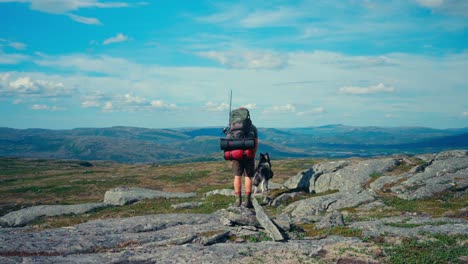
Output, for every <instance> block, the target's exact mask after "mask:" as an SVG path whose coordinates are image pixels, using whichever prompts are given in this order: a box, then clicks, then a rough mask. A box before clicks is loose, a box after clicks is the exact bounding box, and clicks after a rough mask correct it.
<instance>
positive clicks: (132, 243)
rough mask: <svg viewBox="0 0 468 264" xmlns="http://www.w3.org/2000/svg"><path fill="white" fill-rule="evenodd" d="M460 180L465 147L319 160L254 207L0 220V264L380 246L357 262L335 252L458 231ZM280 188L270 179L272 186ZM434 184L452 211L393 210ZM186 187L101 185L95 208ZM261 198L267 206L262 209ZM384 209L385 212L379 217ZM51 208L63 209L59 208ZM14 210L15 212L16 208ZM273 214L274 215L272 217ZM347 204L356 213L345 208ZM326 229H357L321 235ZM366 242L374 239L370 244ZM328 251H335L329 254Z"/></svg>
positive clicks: (309, 256)
mask: <svg viewBox="0 0 468 264" xmlns="http://www.w3.org/2000/svg"><path fill="white" fill-rule="evenodd" d="M467 185H468V151H448V152H442V153H439V154H427V155H418V156H416V157H409V156H396V155H395V156H392V157H382V158H372V159H365V160H363V159H349V160H342V161H333V162H323V163H318V164H315V165H314V166H313V167H312V168H310V169H309V170H305V171H302V172H300V173H299V174H297V175H296V176H294V177H292V178H291V179H289V180H287V181H286V183H285V184H284V186H286V187H287V188H289V190H285V191H276V192H272V195H278V196H277V197H268V196H267V197H265V199H266V201H267V202H265V203H264V204H262V205H260V204H259V203H258V202H257V200H256V199H253V204H254V209H255V210H251V209H248V208H245V207H233V206H230V207H228V208H226V209H222V210H219V211H217V212H215V213H212V214H164V215H147V216H138V217H131V218H119V219H102V220H94V221H90V222H87V223H83V224H79V225H75V226H72V227H65V228H57V229H49V230H42V231H34V230H28V229H24V228H10V227H6V228H0V262H1V263H10V262H11V263H18V262H19V263H74V262H82V263H129V262H130V263H133V262H137V263H138V262H141V263H154V262H156V263H184V262H185V263H188V262H195V263H243V262H247V263H249V262H259V261H263V262H266V263H269V262H285V263H288V261H289V262H290V263H297V262H302V261H304V258H306V260H307V261H311V262H320V260H322V259H321V258H322V257H323V256H324V255H327V256H328V258H330V256H331V259H327V258H325V259H326V260H327V261H328V260H330V261H329V262H327V261H325V262H324V263H350V262H351V263H378V262H372V261H373V260H372V259H374V258H381V257H382V254H383V253H382V252H384V251H383V249H382V248H381V245H380V248H377V249H380V251H379V250H376V252H375V253H370V255H367V256H366V255H365V254H364V255H363V258H362V259H364V260H365V261H366V262H362V261H361V260H360V259H359V258H355V256H354V255H353V256H351V257H350V256H349V255H348V256H346V255H345V256H341V255H339V254H338V253H337V252H340V251H342V250H344V251H346V249H349V248H350V247H351V245H358V244H359V245H361V249H356V250H355V251H353V254H354V253H356V252H358V251H359V252H360V253H362V252H369V251H367V249H368V246H369V244H366V243H368V242H364V240H365V239H364V238H366V241H371V240H369V237H377V239H387V238H389V239H394V240H396V241H398V240H399V239H400V240H401V239H402V238H404V237H417V238H418V239H434V238H431V236H432V235H427V236H426V237H424V238H421V236H424V234H443V235H467V234H468V221H467V220H466V219H465V218H466V212H467V208H466V207H465V208H463V207H464V205H463V203H462V202H459V200H460V197H461V198H463V197H465V196H466V187H467ZM282 186H283V185H281V184H278V185H277V187H278V188H282ZM448 191H450V193H449V192H448ZM440 192H447V193H449V194H450V195H449V196H450V197H455V198H454V201H456V206H454V208H452V209H453V210H450V211H447V212H442V213H443V214H442V213H441V212H438V213H439V215H444V216H447V217H440V218H431V217H429V216H428V215H429V214H427V213H425V212H424V213H421V212H418V213H415V212H407V211H405V210H406V209H399V208H397V207H398V205H399V203H400V202H404V203H414V202H411V201H401V200H400V199H406V200H412V199H422V198H427V197H433V196H434V195H437V194H438V193H440ZM194 195H195V194H192V193H189V194H186V193H164V192H159V191H153V190H147V189H141V188H117V189H113V190H110V191H109V192H107V193H106V198H105V202H106V203H103V204H96V206H98V207H96V208H100V207H99V206H106V205H108V204H111V205H123V204H128V203H132V202H134V201H137V200H140V199H145V198H157V197H164V198H188V197H193V196H194ZM210 195H233V190H229V189H226V190H215V191H212V192H209V193H207V194H205V196H210ZM437 197H445V196H437ZM397 198H400V199H397ZM203 199H205V198H202V200H203ZM210 199H211V198H210ZM441 199H442V198H441ZM447 199H448V198H447ZM450 199H451V198H450ZM205 200H206V199H205ZM389 201H390V202H389ZM424 202H427V200H425V201H424ZM392 203H393V204H392ZM202 205H203V203H202V202H201V201H200V202H199V201H195V200H192V201H190V202H186V203H180V204H174V205H172V207H173V208H175V209H188V208H195V207H197V206H202ZM270 205H271V206H274V207H276V208H270V209H271V210H265V209H266V208H267V206H270ZM33 208H35V209H33ZM41 208H43V207H40V206H36V207H32V208H28V210H30V211H31V212H32V211H34V210H38V211H43V210H40V209H41ZM57 208H59V207H57ZM43 209H44V208H43ZM344 209H345V210H344ZM24 210H26V209H24ZM90 210H92V209H90ZM387 210H388V212H389V214H384V215H382V217H381V215H378V213H379V212H386V211H387ZM60 211H62V212H67V211H66V210H64V209H63V208H62V210H60ZM408 211H411V209H409V210H408ZM20 212H21V211H18V212H14V213H17V215H20ZM75 212H77V213H79V212H81V211H75ZM83 212H84V211H83ZM272 212H274V214H275V215H271V214H272ZM352 212H354V213H356V212H359V213H360V214H359V215H358V214H356V215H353V213H352ZM269 214H270V215H271V216H270V215H269ZM13 215H14V214H13V213H10V214H9V215H5V216H4V217H2V218H0V222H1V223H3V225H4V226H17V225H21V224H17V223H20V222H21V221H20V220H17V219H20V218H21V217H12V216H13ZM38 215H39V214H38ZM40 215H42V214H40ZM343 215H345V216H347V217H346V218H345V217H344V216H343ZM376 215H377V216H378V217H376ZM389 215H398V216H391V217H390V216H389ZM449 217H450V218H449ZM455 217H458V218H455ZM464 217H465V218H464ZM23 218H24V217H23ZM344 219H346V222H345V221H344ZM5 223H9V224H5ZM336 227H340V228H336ZM307 228H309V230H306V229H307ZM334 231H335V232H348V235H354V236H357V237H354V238H346V237H343V236H329V234H331V233H333V232H334ZM323 234H326V235H323ZM340 234H341V233H340ZM265 240H273V241H265ZM253 241H256V242H257V243H253ZM276 241H282V242H281V243H279V242H276ZM363 243H364V244H363ZM373 247H379V245H377V244H375V243H374V244H373ZM333 250H335V253H336V254H337V255H335V257H333V256H334V254H335V253H333V252H332V251H333ZM353 250H354V249H353ZM360 256H361V255H360ZM316 260H317V261H316ZM380 260H381V259H379V260H377V261H380ZM359 261H361V262H359Z"/></svg>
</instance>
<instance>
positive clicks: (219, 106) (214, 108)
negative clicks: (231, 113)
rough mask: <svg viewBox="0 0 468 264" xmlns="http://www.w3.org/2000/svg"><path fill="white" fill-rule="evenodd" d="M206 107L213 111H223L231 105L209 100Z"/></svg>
mask: <svg viewBox="0 0 468 264" xmlns="http://www.w3.org/2000/svg"><path fill="white" fill-rule="evenodd" d="M205 109H206V110H208V111H213V112H222V111H227V110H229V105H228V104H226V103H219V104H218V103H213V102H212V101H209V102H208V103H206V104H205Z"/></svg>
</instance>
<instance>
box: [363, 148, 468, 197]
mask: <svg viewBox="0 0 468 264" xmlns="http://www.w3.org/2000/svg"><path fill="white" fill-rule="evenodd" d="M417 168H419V169H417V170H411V171H410V172H408V173H402V174H400V175H396V176H382V177H380V178H379V179H377V180H376V181H375V182H373V183H371V184H370V187H371V189H372V190H374V191H375V192H377V193H387V194H392V195H395V196H397V197H399V198H401V199H406V200H414V199H423V198H427V197H431V196H433V195H435V194H437V193H441V192H444V191H446V190H449V189H458V190H465V189H466V188H467V186H468V151H447V152H442V153H440V154H438V155H435V156H433V158H432V159H431V160H428V161H427V162H426V163H425V164H423V165H418V166H417Z"/></svg>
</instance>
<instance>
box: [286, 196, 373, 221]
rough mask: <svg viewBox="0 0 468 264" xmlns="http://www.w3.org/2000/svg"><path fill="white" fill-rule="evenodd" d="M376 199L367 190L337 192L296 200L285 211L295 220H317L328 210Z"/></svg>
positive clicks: (331, 210)
mask: <svg viewBox="0 0 468 264" xmlns="http://www.w3.org/2000/svg"><path fill="white" fill-rule="evenodd" d="M374 199H375V198H374V196H373V195H372V194H370V193H369V192H367V191H360V192H337V193H332V194H328V195H323V196H317V197H312V198H308V199H304V200H300V201H297V202H294V203H292V204H290V205H288V206H287V207H286V208H285V209H284V210H283V213H287V214H289V215H290V216H291V218H292V219H293V222H310V221H312V222H317V221H319V220H320V219H322V217H323V215H324V214H325V213H327V212H333V211H334V210H339V209H343V208H348V207H355V206H358V205H360V204H364V203H368V202H371V201H374Z"/></svg>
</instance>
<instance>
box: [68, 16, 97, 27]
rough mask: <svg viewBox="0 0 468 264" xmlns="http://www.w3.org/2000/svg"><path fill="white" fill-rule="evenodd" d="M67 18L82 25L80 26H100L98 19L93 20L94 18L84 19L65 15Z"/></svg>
mask: <svg viewBox="0 0 468 264" xmlns="http://www.w3.org/2000/svg"><path fill="white" fill-rule="evenodd" d="M67 16H68V17H69V18H71V19H72V20H74V21H76V22H79V23H82V24H87V25H102V23H101V21H99V19H97V18H94V17H84V16H78V15H74V14H67Z"/></svg>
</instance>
